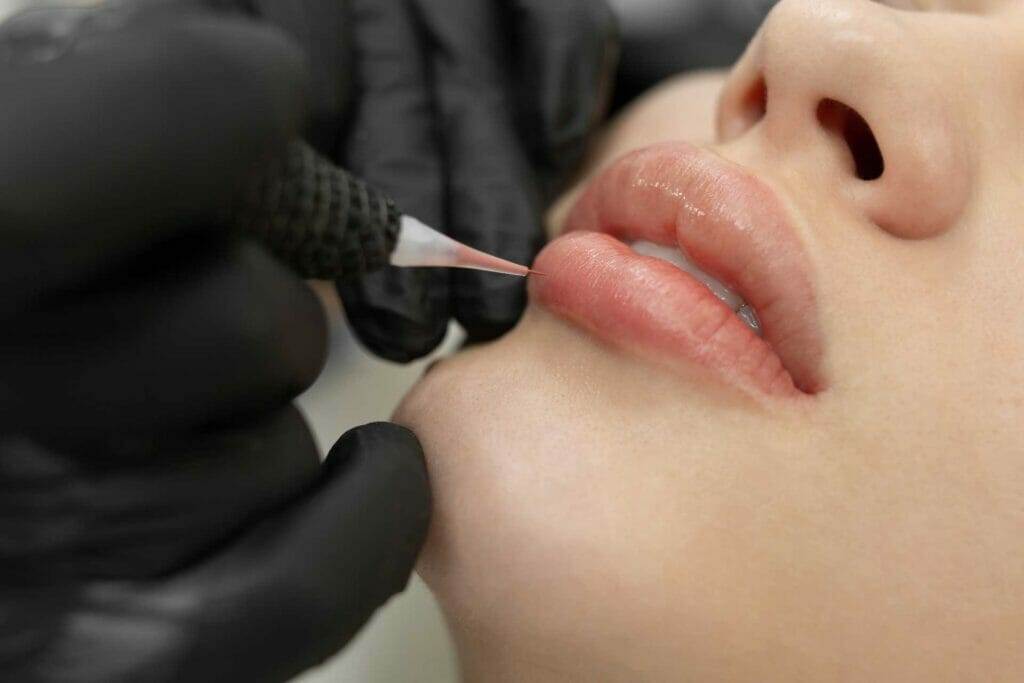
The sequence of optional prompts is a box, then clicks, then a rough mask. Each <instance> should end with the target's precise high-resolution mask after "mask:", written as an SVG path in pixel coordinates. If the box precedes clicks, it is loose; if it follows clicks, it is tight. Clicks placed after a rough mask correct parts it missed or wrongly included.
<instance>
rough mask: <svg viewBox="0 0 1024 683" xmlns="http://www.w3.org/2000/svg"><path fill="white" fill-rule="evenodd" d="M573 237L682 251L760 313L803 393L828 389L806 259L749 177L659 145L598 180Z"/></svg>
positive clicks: (572, 227) (703, 153) (782, 212)
mask: <svg viewBox="0 0 1024 683" xmlns="http://www.w3.org/2000/svg"><path fill="white" fill-rule="evenodd" d="M566 230H567V231H579V230H588V231H596V232H601V233H606V234H609V235H611V236H613V237H616V238H618V239H620V240H623V241H627V242H628V241H635V240H646V241H650V242H655V243H657V244H662V245H666V246H678V247H679V248H680V249H682V250H683V252H684V253H685V254H686V255H687V256H688V257H689V258H690V260H691V261H693V262H694V263H695V264H696V265H697V266H698V267H700V268H701V269H702V270H704V271H705V272H707V273H708V274H710V275H712V276H713V277H715V278H716V279H718V280H720V281H721V282H723V283H724V284H726V285H727V286H729V287H730V288H731V289H733V291H735V292H737V293H738V294H739V295H740V296H742V297H743V299H744V300H745V301H746V302H747V303H748V304H750V305H751V306H753V308H754V309H755V310H756V311H757V313H758V316H759V318H760V321H761V324H762V329H763V332H764V339H765V341H766V342H767V343H768V344H769V345H770V346H771V347H772V349H773V350H774V352H775V353H776V354H777V355H778V358H779V359H780V360H781V361H782V365H783V367H784V368H785V369H786V370H787V371H788V372H789V374H790V376H791V377H792V380H793V384H794V385H795V387H796V388H797V389H799V390H801V391H802V392H804V393H811V394H813V393H817V392H819V391H821V390H823V389H824V388H825V383H824V381H823V378H822V377H821V371H820V365H821V359H822V355H823V344H822V339H821V335H820V331H819V328H818V323H817V314H816V304H815V294H814V287H813V282H812V278H811V268H810V265H809V261H808V259H807V257H806V254H805V252H804V249H803V244H802V242H801V240H800V238H799V237H798V233H797V231H796V229H795V228H794V226H793V224H792V222H791V220H790V216H789V212H788V211H787V210H786V209H785V207H784V205H783V204H782V202H781V201H780V198H779V196H778V195H777V194H776V193H775V192H774V191H773V190H772V189H771V188H770V187H769V186H768V185H767V184H765V183H764V182H762V181H761V180H760V179H759V178H757V177H755V176H754V175H752V174H751V173H750V172H748V171H746V170H745V169H743V168H741V167H739V166H738V165H736V164H733V163H731V162H729V161H726V160H725V159H724V158H722V157H720V156H719V155H717V154H715V153H713V152H711V151H708V150H703V149H701V148H698V147H695V146H693V145H690V144H687V143H665V144H659V145H655V146H653V147H649V148H646V149H643V150H640V151H637V152H633V153H631V154H629V155H627V156H625V157H623V158H621V159H620V160H619V161H617V162H615V163H614V164H612V165H611V166H609V167H608V168H607V169H606V170H604V171H603V172H602V173H601V174H600V175H598V176H597V178H596V179H594V180H593V181H592V182H591V183H590V185H589V186H588V187H587V189H586V191H585V192H584V193H583V195H582V196H581V198H580V199H579V201H577V203H576V204H575V206H574V207H573V209H572V211H571V212H570V214H569V218H568V222H567V226H566Z"/></svg>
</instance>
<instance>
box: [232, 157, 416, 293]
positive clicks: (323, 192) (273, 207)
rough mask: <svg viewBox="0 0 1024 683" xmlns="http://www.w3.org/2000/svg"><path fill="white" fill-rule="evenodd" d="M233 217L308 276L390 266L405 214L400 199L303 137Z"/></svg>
mask: <svg viewBox="0 0 1024 683" xmlns="http://www.w3.org/2000/svg"><path fill="white" fill-rule="evenodd" d="M233 211H234V214H233V216H232V221H233V222H234V224H235V225H237V226H238V227H239V229H241V230H242V231H244V232H246V233H248V234H250V235H252V236H254V237H256V238H257V239H259V240H260V241H261V242H263V244H265V245H266V246H267V247H269V248H270V250H271V251H273V252H274V254H276V255H277V256H278V257H279V258H281V259H282V260H284V261H285V262H286V263H287V264H288V265H289V266H291V267H292V268H293V269H294V270H295V271H296V272H297V273H298V274H299V275H301V276H302V277H304V278H307V279H317V280H339V279H347V278H354V277H359V276H360V275H362V274H363V273H366V272H369V271H372V270H376V269H378V268H382V267H383V266H385V265H387V263H388V257H389V256H390V255H391V252H392V251H394V249H395V241H396V240H397V239H398V230H399V227H400V220H401V214H400V213H399V211H398V209H397V208H396V207H395V205H394V203H393V202H392V201H391V200H390V199H388V198H387V197H386V196H385V195H384V194H382V193H381V192H379V191H378V190H375V189H373V188H372V187H370V186H369V185H367V184H366V183H364V182H363V181H361V180H359V179H358V178H356V177H355V176H353V175H352V174H351V173H349V172H348V171H346V170H344V169H342V168H338V167H337V166H335V165H334V164H333V163H331V162H330V160H328V159H326V158H324V157H322V156H321V155H320V154H318V153H317V152H316V151H315V150H313V149H312V148H311V147H310V146H309V145H307V144H306V143H304V142H294V143H292V144H291V146H290V147H289V148H288V153H287V154H286V156H285V158H284V159H283V160H282V161H281V162H279V163H276V164H274V165H272V166H271V167H270V168H268V169H267V171H266V172H265V173H263V174H261V175H260V176H259V177H258V178H257V179H256V180H255V181H254V182H253V183H251V184H250V185H249V186H248V187H247V188H246V189H245V191H244V192H243V193H242V195H241V196H240V197H239V199H238V201H237V202H236V204H235V206H234V208H233Z"/></svg>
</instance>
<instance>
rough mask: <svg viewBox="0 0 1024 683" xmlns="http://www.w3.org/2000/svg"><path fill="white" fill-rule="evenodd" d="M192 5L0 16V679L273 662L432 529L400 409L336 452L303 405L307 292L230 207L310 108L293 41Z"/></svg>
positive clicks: (81, 679)
mask: <svg viewBox="0 0 1024 683" xmlns="http://www.w3.org/2000/svg"><path fill="white" fill-rule="evenodd" d="M172 4H173V3H172ZM191 5H192V6H191V8H189V9H183V8H182V7H177V8H170V9H173V12H170V13H167V14H159V15H151V14H148V13H142V14H134V13H133V14H125V13H124V12H123V11H122V10H123V8H124V7H125V6H118V8H116V9H111V10H110V11H101V12H100V13H99V14H94V13H89V12H85V13H77V11H74V10H66V11H67V12H69V13H68V14H66V15H64V17H63V20H62V23H60V24H59V25H58V26H57V27H56V29H55V30H54V34H53V41H52V42H48V41H45V40H44V41H39V40H38V39H37V38H36V37H33V35H32V31H31V30H28V29H30V28H31V25H30V24H31V22H29V23H27V24H20V26H21V27H22V30H20V32H18V31H16V32H15V35H13V36H12V35H11V34H9V33H8V34H5V36H4V38H3V39H0V92H3V97H4V106H3V107H0V137H2V139H3V149H4V154H3V156H2V157H0V680H3V681H11V682H14V681H17V682H18V683H34V682H45V681H61V682H69V681H70V682H76V683H85V682H90V683H91V682H93V681H95V682H97V683H99V682H102V683H111V682H114V683H116V682H119V681H131V682H132V683H138V682H145V681H189V682H190V683H200V682H203V681H218V682H223V681H281V680H285V679H287V678H289V677H290V676H292V675H294V674H295V673H297V672H299V671H301V670H303V669H305V668H307V667H309V666H311V665H314V664H316V663H318V662H320V661H322V660H323V659H324V658H326V657H327V656H328V655H330V654H331V653H333V652H334V651H336V650H337V649H338V648H339V647H341V645H342V644H344V643H345V642H346V641H347V640H348V639H349V638H351V637H352V635H353V634H354V633H355V632H356V630H357V629H358V628H359V627H360V626H361V625H362V624H363V623H364V622H365V621H366V619H367V618H368V616H369V615H370V614H371V613H372V611H373V610H374V609H375V608H376V607H377V606H378V605H380V604H381V603H382V602H383V601H384V600H386V599H387V598H388V597H389V596H390V595H392V594H393V593H394V592H396V591H398V590H401V589H402V587H403V586H404V585H405V583H406V581H407V579H408V576H409V573H410V569H411V567H412V564H413V561H414V558H415V557H416V555H417V553H418V549H419V546H420V543H421V542H422V539H423V536H424V533H425V530H426V525H427V520H428V512H429V489H428V487H427V483H426V475H425V471H424V466H423V461H422V452H421V450H420V447H419V445H418V443H417V441H416V439H415V437H414V436H413V435H412V434H410V433H409V432H407V431H405V430H403V429H400V428H398V427H396V426H394V425H388V424H378V425H370V426H367V427H363V428H360V429H357V430H354V431H352V432H350V433H348V434H346V435H345V436H344V437H342V439H341V440H340V441H339V442H338V443H337V445H335V446H334V448H333V449H332V450H331V453H330V455H329V456H328V459H327V461H326V464H324V465H323V466H321V464H320V461H319V458H318V454H317V448H316V446H315V444H314V442H313V439H312V437H311V435H310V433H309V431H308V429H307V427H306V425H305V424H304V422H303V419H302V417H301V416H300V415H299V413H298V412H297V410H296V409H295V408H294V407H292V405H291V401H292V399H293V398H294V397H295V396H296V395H297V394H298V393H299V392H300V391H301V390H302V389H303V388H304V387H306V386H307V385H308V384H309V383H310V382H311V381H312V380H313V379H314V378H315V377H316V375H317V373H318V372H319V370H320V367H321V364H322V362H323V357H324V353H325V326H324V321H323V317H322V312H321V309H320V306H319V303H318V302H317V301H316V299H315V298H314V296H313V295H312V294H311V293H310V291H309V290H308V288H307V287H306V286H305V285H304V283H302V282H301V281H300V280H298V279H297V278H295V277H294V276H293V275H292V274H291V273H290V272H288V271H286V270H285V269H284V268H283V267H282V266H281V265H279V264H278V263H277V262H276V261H275V260H273V259H272V258H271V257H270V256H269V255H268V254H266V253H265V252H264V251H263V250H262V249H261V248H260V247H258V246H256V245H253V244H248V243H244V242H240V241H238V240H236V239H235V238H234V237H232V236H231V235H229V234H226V231H225V230H224V229H223V226H222V225H221V223H220V222H219V220H218V217H219V216H220V215H221V214H222V212H223V210H224V208H225V205H226V203H227V200H228V199H229V198H230V195H231V192H232V190H233V189H234V186H235V185H239V184H241V182H242V181H243V180H244V179H245V178H247V176H248V174H249V172H250V171H251V170H252V169H254V168H255V167H257V166H258V165H261V164H262V163H263V162H265V161H266V159H267V158H268V157H271V156H272V155H274V154H276V153H277V152H278V151H279V150H280V149H281V148H283V146H284V143H285V142H286V140H288V139H291V138H292V137H293V136H294V135H295V134H296V130H297V128H298V126H299V125H300V122H301V119H302V107H301V101H302V98H303V91H304V89H305V75H304V69H303V65H302V61H301V56H300V54H299V52H298V50H297V49H296V48H294V47H293V45H292V44H291V43H290V42H288V41H286V40H285V38H284V37H283V35H282V34H280V33H279V32H277V31H276V30H273V29H270V28H269V27H267V26H266V25H265V24H258V23H256V22H254V21H252V20H250V19H244V18H242V17H240V16H237V15H236V16H223V15H219V14H214V13H212V12H210V11H208V10H205V9H204V8H202V7H201V6H199V3H191ZM153 7H154V8H156V9H154V10H153V11H154V12H157V11H160V12H162V11H163V10H164V9H168V8H169V5H167V4H166V3H155V4H154V5H153ZM161 8H162V9H161ZM154 16H156V19H154V20H152V21H150V19H151V18H153V17H154ZM80 22H81V23H80Z"/></svg>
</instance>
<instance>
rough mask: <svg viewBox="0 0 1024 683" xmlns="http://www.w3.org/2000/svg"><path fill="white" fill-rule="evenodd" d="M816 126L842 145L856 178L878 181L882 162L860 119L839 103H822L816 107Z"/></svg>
mask: <svg viewBox="0 0 1024 683" xmlns="http://www.w3.org/2000/svg"><path fill="white" fill-rule="evenodd" d="M818 122H819V123H821V125H822V126H823V127H824V128H825V130H828V131H831V132H832V133H835V134H836V135H838V136H839V137H841V138H842V139H843V140H844V141H845V142H846V146H847V148H849V150H850V156H851V157H852V158H853V165H854V168H855V169H856V173H857V177H858V178H860V179H861V180H877V179H878V178H881V177H882V174H883V173H885V159H884V158H883V157H882V150H881V149H879V147H878V140H876V139H875V134H874V133H873V132H871V126H869V125H868V122H867V121H865V120H864V117H862V116H861V115H860V114H858V113H857V112H856V111H854V110H853V109H851V108H850V107H848V106H846V105H845V104H843V103H842V102H837V101H836V100H828V99H826V100H822V101H821V102H819V103H818Z"/></svg>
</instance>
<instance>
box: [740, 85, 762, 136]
mask: <svg viewBox="0 0 1024 683" xmlns="http://www.w3.org/2000/svg"><path fill="white" fill-rule="evenodd" d="M739 107H740V116H741V117H742V119H743V123H744V126H745V127H746V128H752V127H753V126H754V125H755V124H756V123H757V122H758V121H760V120H761V119H763V118H764V115H765V114H766V113H767V112H768V85H767V84H766V83H765V80H764V76H761V77H760V78H758V79H757V80H755V81H754V82H753V83H751V84H750V86H749V87H748V88H747V90H746V92H744V93H743V97H742V98H741V99H740V103H739Z"/></svg>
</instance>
